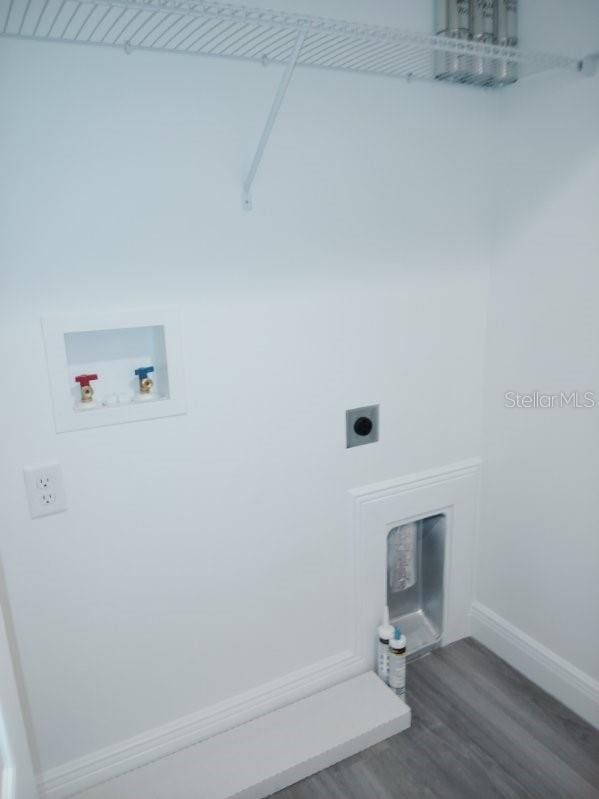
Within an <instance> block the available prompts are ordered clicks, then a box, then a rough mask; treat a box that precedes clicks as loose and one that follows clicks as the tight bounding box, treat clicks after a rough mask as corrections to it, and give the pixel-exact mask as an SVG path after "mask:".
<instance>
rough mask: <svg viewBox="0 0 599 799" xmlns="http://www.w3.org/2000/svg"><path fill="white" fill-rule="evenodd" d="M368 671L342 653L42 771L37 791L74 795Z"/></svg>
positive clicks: (54, 797) (57, 797) (51, 797)
mask: <svg viewBox="0 0 599 799" xmlns="http://www.w3.org/2000/svg"><path fill="white" fill-rule="evenodd" d="M365 671H367V666H366V664H365V663H364V661H362V660H361V659H360V658H358V657H356V655H355V654H354V653H353V652H341V653H339V654H337V655H333V656H332V657H329V658H326V659H324V660H321V661H319V662H318V663H314V664H312V665H311V666H308V667H306V668H304V669H300V670H298V671H296V672H293V673H291V674H289V675H286V676H285V677H282V678H279V679H276V680H273V681H272V682H270V683H266V684H264V685H261V686H259V687H258V688H255V689H253V690H251V691H247V692H246V693H244V694H241V695H239V696H236V697H233V698H232V699H227V700H225V701H224V702H219V703H217V704H215V705H212V706H210V707H208V708H205V709H203V710H200V711H198V712H197V713H193V714H191V715H189V716H185V717H183V718H180V719H177V720H175V721H173V722H169V723H168V724H165V725H164V726H162V727H158V728H156V729H153V730H148V731H147V732H145V733H142V734H141V735H138V736H136V737H134V738H130V739H128V740H126V741H121V742H120V743H118V744H115V745H114V746H110V747H107V748H106V749H102V750H100V751H97V752H92V753H91V754H89V755H86V756H85V757H82V758H80V759H78V760H74V761H71V762H69V763H65V764H64V765H62V766H58V767H57V768H54V769H51V770H49V771H46V772H45V773H44V774H43V775H42V777H41V779H40V789H41V791H42V795H43V796H46V797H48V799H67V797H71V796H73V795H74V794H77V793H79V792H80V791H84V790H86V789H88V788H91V787H93V786H95V785H99V784H100V783H102V782H106V781H107V780H110V779H113V778H114V777H118V776H120V775H122V774H125V773H126V772H128V771H132V770H133V769H136V768H139V767H141V766H145V765H147V764H148V763H152V762H154V761H155V760H158V759H159V758H162V757H165V756H167V755H171V754H173V753H175V752H178V751H179V750H181V749H184V748H186V747H188V746H192V745H194V744H197V743H200V742H201V741H204V740H206V739H208V738H212V737H213V736H215V735H218V734H219V733H222V732H226V731H227V730H230V729H233V728H234V727H237V726H239V725H240V724H244V723H246V722H248V721H251V720H253V719H255V718H258V717H259V716H263V715H265V714H266V713H270V712H272V711H273V710H277V709H278V708H281V707H284V706H285V705H289V704H292V703H293V702H297V701H299V700H300V699H304V698H305V697H307V696H310V695H312V694H316V693H318V692H319V691H323V690H325V689H326V688H330V687H331V686H333V685H336V684H338V683H341V682H344V681H345V680H349V679H351V678H352V677H355V676H357V675H359V674H362V673H364V672H365Z"/></svg>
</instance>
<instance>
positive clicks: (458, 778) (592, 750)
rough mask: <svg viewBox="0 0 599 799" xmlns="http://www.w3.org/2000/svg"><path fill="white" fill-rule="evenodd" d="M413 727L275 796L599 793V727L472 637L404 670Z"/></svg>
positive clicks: (334, 798) (478, 798) (482, 797)
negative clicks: (406, 672) (586, 721)
mask: <svg viewBox="0 0 599 799" xmlns="http://www.w3.org/2000/svg"><path fill="white" fill-rule="evenodd" d="M408 704H409V705H410V706H411V708H412V727H411V729H410V730H408V731H406V732H403V733H401V734H400V735H396V736H395V737H394V738H389V739H388V740H387V741H383V743H380V744H378V745H377V746H373V747H372V748H371V749H368V750H366V751H365V752H361V753H360V754H359V755H356V756H355V757H352V758H350V759H348V760H345V761H344V762H342V763H339V764H337V765H336V766H332V767H331V768H329V769H326V770H325V771H322V772H320V773H319V774H315V775H314V776H313V777H309V778H308V779H306V780H303V781H302V782H299V783H297V784H296V785H293V786H292V787H290V788H287V789H286V790H284V791H280V792H279V793H277V794H273V797H272V799H274V798H275V797H276V799H404V798H405V799H412V798H414V799H415V798H416V797H417V799H432V798H433V797H435V798H436V797H442V799H453V798H454V797H455V799H470V797H472V799H492V797H506V798H507V799H521V798H522V797H533V798H534V799H554V798H555V799H587V798H588V799H599V732H597V731H596V730H594V729H593V727H591V726H590V725H588V724H586V723H585V722H584V721H583V720H582V719H580V718H579V717H578V716H576V715H575V714H574V713H572V712H571V711H570V710H568V709H567V708H566V707H564V706H563V705H562V704H561V703H560V702H558V701H557V700H555V699H553V698H552V697H551V696H549V695H548V694H546V693H545V692H544V691H542V690H541V689H540V688H538V687H537V686H536V685H534V684H533V683H531V682H530V681H529V680H527V679H526V678H525V677H523V676H522V675H521V674H519V672H517V671H515V670H514V669H512V668H511V667H510V666H508V664H507V663H505V662H504V661H503V660H500V659H499V658H497V657H496V656H495V655H493V654H492V653H491V652H490V651H489V650H488V649H486V648H485V647H483V646H482V645H481V644H478V643H477V642H476V641H474V640H473V639H471V638H467V639H465V640H463V641H459V642H458V643H455V644H452V645H451V646H448V647H445V648H444V649H439V650H437V651H435V652H433V653H432V654H430V655H427V656H426V657H424V658H421V659H420V660H417V661H415V662H414V663H410V664H409V666H408Z"/></svg>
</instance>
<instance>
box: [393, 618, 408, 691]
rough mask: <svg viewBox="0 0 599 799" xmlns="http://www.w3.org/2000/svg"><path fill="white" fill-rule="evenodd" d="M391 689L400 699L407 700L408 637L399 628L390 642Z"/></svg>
mask: <svg viewBox="0 0 599 799" xmlns="http://www.w3.org/2000/svg"><path fill="white" fill-rule="evenodd" d="M389 687H390V688H393V690H394V691H395V693H396V694H397V695H398V696H399V698H400V699H405V698H406V637H405V635H402V634H401V630H400V629H399V627H397V628H396V630H395V635H394V636H393V638H391V640H390V641H389Z"/></svg>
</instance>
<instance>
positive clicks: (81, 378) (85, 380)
mask: <svg viewBox="0 0 599 799" xmlns="http://www.w3.org/2000/svg"><path fill="white" fill-rule="evenodd" d="M97 379H98V375H77V377H76V378H75V381H76V382H77V383H79V385H80V386H81V388H84V387H85V386H89V381H90V380H97Z"/></svg>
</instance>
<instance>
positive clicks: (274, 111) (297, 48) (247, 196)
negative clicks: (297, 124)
mask: <svg viewBox="0 0 599 799" xmlns="http://www.w3.org/2000/svg"><path fill="white" fill-rule="evenodd" d="M305 38H306V31H300V33H299V34H298V37H297V39H296V40H295V45H294V47H293V52H292V54H291V58H290V59H289V61H288V62H287V66H286V67H285V72H284V73H283V77H282V78H281V82H280V83H279V88H278V89H277V93H276V95H275V99H274V101H273V104H272V107H271V109H270V113H269V115H268V119H267V120H266V125H265V126H264V130H263V131H262V136H261V137H260V141H259V142H258V148H257V150H256V154H255V155H254V160H253V161H252V165H251V166H250V171H249V172H248V174H247V177H246V179H245V180H244V182H243V207H244V209H245V210H246V211H251V210H252V185H253V183H254V178H255V177H256V173H257V172H258V168H259V166H260V163H261V161H262V158H263V156H264V151H265V149H266V145H267V144H268V140H269V139H270V134H271V133H272V129H273V127H274V124H275V122H276V120H277V116H278V114H279V111H280V110H281V106H282V104H283V100H284V99H285V95H286V93H287V89H288V88H289V82H290V81H291V78H292V76H293V72H294V70H295V67H296V65H297V60H298V58H299V54H300V52H301V49H302V46H303V44H304V39H305Z"/></svg>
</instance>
